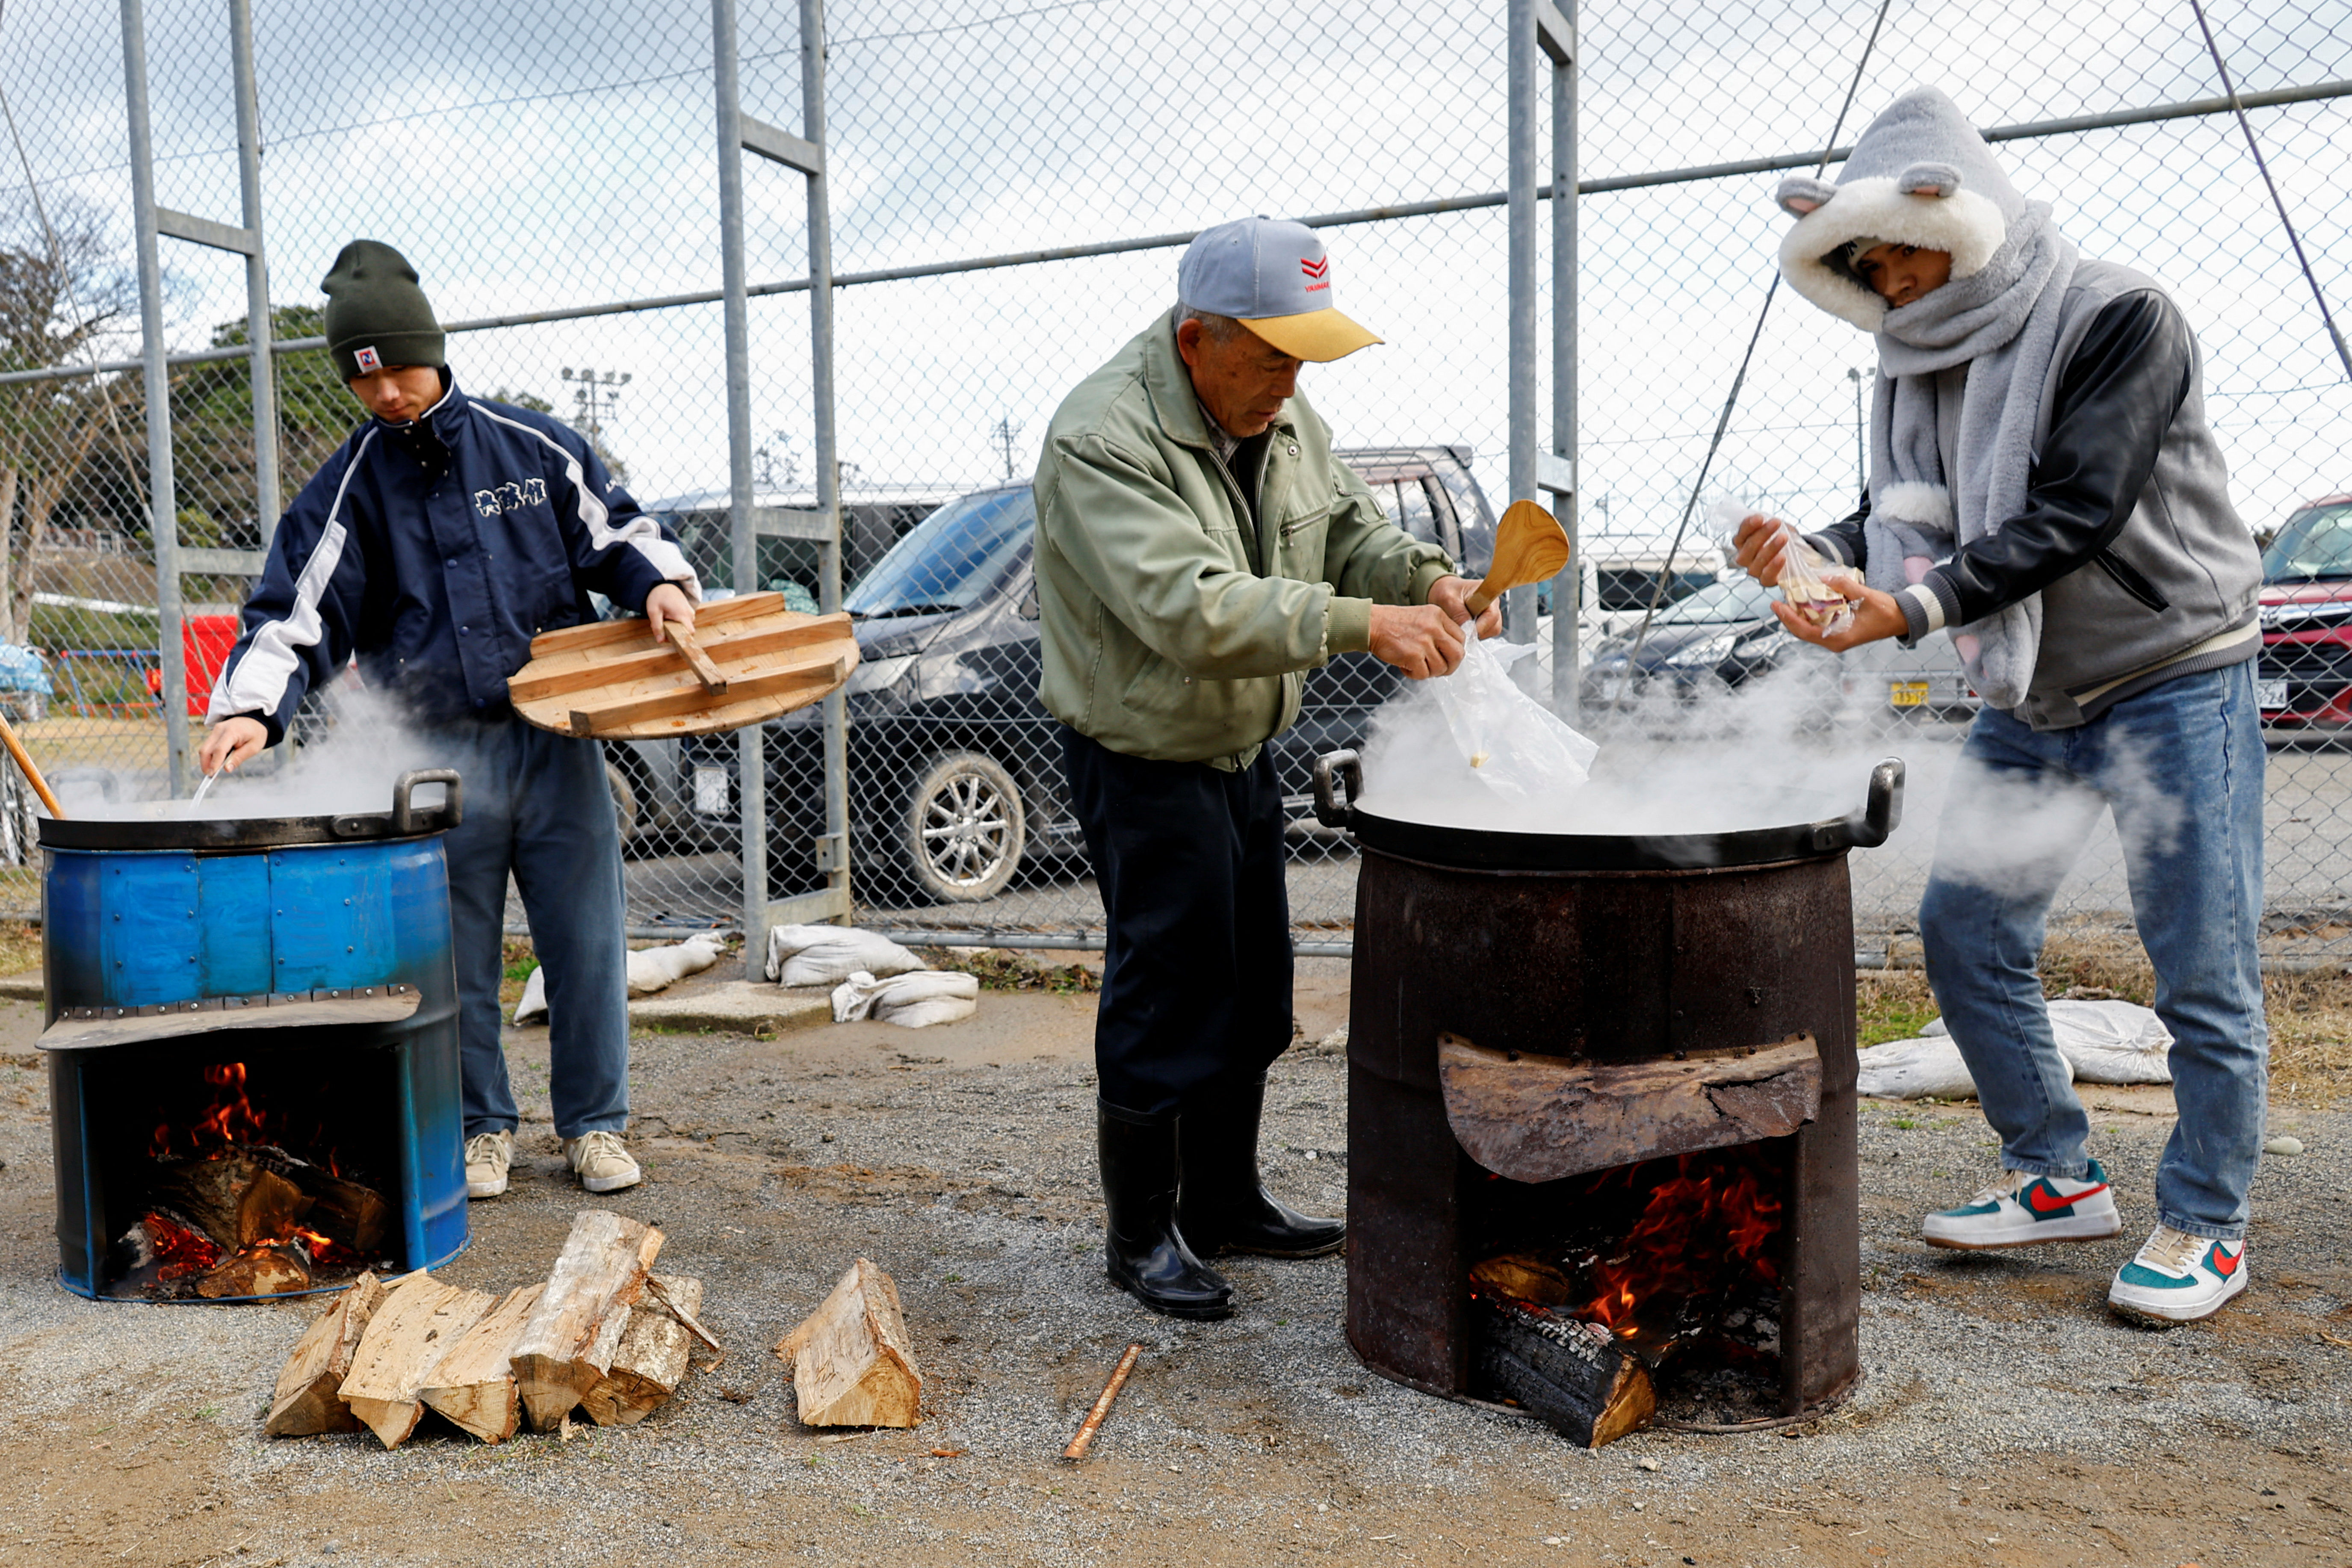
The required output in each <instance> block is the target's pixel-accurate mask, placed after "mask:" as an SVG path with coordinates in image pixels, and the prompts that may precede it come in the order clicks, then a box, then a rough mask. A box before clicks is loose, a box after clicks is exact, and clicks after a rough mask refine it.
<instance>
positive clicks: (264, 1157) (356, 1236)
mask: <svg viewBox="0 0 2352 1568" xmlns="http://www.w3.org/2000/svg"><path fill="white" fill-rule="evenodd" d="M251 1154H252V1157H253V1158H254V1159H255V1160H256V1161H257V1162H259V1163H262V1164H264V1165H266V1166H268V1168H269V1169H270V1170H271V1171H273V1172H275V1173H277V1174H278V1175H280V1176H282V1177H284V1178H285V1179H286V1180H288V1181H289V1182H291V1183H293V1184H294V1185H296V1186H297V1187H299V1188H300V1189H301V1190H302V1192H303V1193H304V1194H306V1195H307V1196H309V1197H310V1199H311V1202H312V1206H311V1209H310V1215H308V1216H307V1218H306V1219H305V1220H304V1222H303V1223H305V1224H306V1225H308V1226H310V1227H311V1228H312V1229H314V1230H317V1231H319V1232H320V1234H322V1235H324V1236H326V1237H329V1238H330V1239H331V1240H334V1241H338V1242H341V1244H342V1245H343V1246H345V1247H350V1248H351V1249H352V1251H353V1252H357V1253H362V1254H368V1255H373V1253H374V1251H375V1249H376V1248H377V1247H380V1246H382V1245H383V1238H384V1236H385V1234H386V1233H387V1232H389V1231H390V1230H391V1228H392V1204H391V1201H390V1200H389V1199H387V1198H385V1196H384V1195H383V1194H382V1193H379V1192H377V1191H376V1190H375V1189H374V1188H373V1187H368V1186H362V1185H361V1184H359V1183H357V1182H354V1181H350V1180H347V1179H345V1178H344V1177H341V1176H339V1175H336V1174H335V1173H333V1172H331V1171H328V1170H325V1169H323V1168H321V1167H320V1166H318V1165H314V1164H312V1163H310V1161H308V1160H305V1159H302V1158H301V1157H300V1156H299V1155H295V1154H289V1153H288V1152H286V1151H285V1150H283V1149H280V1148H278V1147H277V1146H276V1145H274V1144H261V1145H258V1146H257V1147H256V1148H254V1149H253V1150H252V1151H251Z"/></svg>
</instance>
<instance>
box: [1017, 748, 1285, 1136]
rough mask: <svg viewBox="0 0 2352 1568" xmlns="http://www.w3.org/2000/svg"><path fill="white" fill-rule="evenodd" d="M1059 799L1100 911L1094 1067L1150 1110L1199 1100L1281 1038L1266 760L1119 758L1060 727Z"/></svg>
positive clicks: (1271, 801) (1108, 1092) (1275, 870)
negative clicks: (1224, 763) (1104, 930)
mask: <svg viewBox="0 0 2352 1568" xmlns="http://www.w3.org/2000/svg"><path fill="white" fill-rule="evenodd" d="M1062 757H1063V762H1064V765H1065V766H1066V769H1067V770H1068V773H1069V783H1070V803H1071V805H1072V806H1073V808H1074V809H1075V811H1076V815H1077V818H1078V826H1080V828H1082V829H1083V830H1084V831H1085V834H1086V839H1087V854H1088V855H1090V856H1092V857H1093V859H1094V869H1095V880H1096V882H1097V884H1098V885H1099V886H1100V888H1101V889H1102V900H1103V910H1104V911H1105V913H1106V914H1107V915H1108V920H1109V934H1108V942H1106V944H1105V952H1104V958H1105V964H1104V971H1103V993H1102V1004H1101V1005H1100V1007H1099V1008H1098V1009H1097V1012H1096V1015H1095V1072H1096V1076H1097V1081H1098V1083H1099V1085H1100V1089H1101V1093H1102V1097H1103V1099H1105V1100H1108V1101H1109V1102H1110V1103H1111V1104H1113V1105H1115V1106H1118V1107H1119V1108H1120V1109H1122V1110H1132V1111H1139V1112H1142V1113H1145V1114H1151V1115H1156V1114H1159V1113H1160V1112H1164V1111H1171V1110H1175V1111H1181V1110H1192V1109H1193V1108H1195V1107H1198V1106H1202V1105H1205V1104H1209V1103H1213V1101H1214V1100H1216V1099H1217V1098H1218V1097H1219V1095H1220V1094H1221V1093H1222V1092H1227V1091H1230V1090H1231V1089H1233V1088H1234V1086H1236V1085H1239V1084H1242V1083H1245V1082H1248V1081H1251V1080H1254V1079H1256V1078H1257V1076H1258V1075H1259V1074H1261V1073H1263V1072H1265V1069H1266V1068H1267V1067H1268V1066H1269V1065H1271V1064H1272V1062H1273V1061H1274V1058H1276V1057H1278V1056H1280V1055H1281V1054H1282V1053H1283V1051H1284V1050H1285V1049H1286V1048H1287V1047H1288V1046H1289V1044H1290V1028H1291V1024H1290V1008H1291V964H1290V895H1289V889H1287V888H1286V886H1285V884H1284V882H1283V847H1282V833H1283V826H1284V817H1283V811H1282V795H1281V792H1280V790H1279V789H1278V788H1277V787H1276V784H1275V776H1274V759H1273V757H1272V755H1271V754H1269V753H1266V752H1260V753H1259V755H1258V759H1257V761H1256V762H1255V763H1253V764H1252V765H1251V766H1249V767H1247V768H1244V769H1243V770H1242V771H1241V772H1239V773H1226V772H1224V771H1223V770H1221V769H1218V768H1213V767H1211V766H1209V765H1208V764H1207V763H1153V762H1146V761H1144V760H1143V759H1142V758H1140V757H1130V756H1128V755H1126V754H1124V753H1123V752H1114V751H1112V750H1110V749H1109V748H1108V747H1107V746H1104V745H1101V744H1099V743H1098V742H1095V741H1092V740H1090V739H1088V738H1087V737H1086V736H1084V735H1081V734H1079V733H1078V732H1077V731H1076V730H1072V729H1069V728H1067V727H1065V728H1064V730H1063V731H1062Z"/></svg>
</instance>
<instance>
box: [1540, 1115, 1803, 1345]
mask: <svg viewBox="0 0 2352 1568" xmlns="http://www.w3.org/2000/svg"><path fill="white" fill-rule="evenodd" d="M1676 1168H1677V1169H1678V1170H1679V1171H1681V1172H1682V1173H1683V1174H1680V1175H1676V1176H1674V1177H1672V1178H1670V1179H1668V1180H1666V1181H1664V1182H1661V1183H1659V1184H1658V1185H1657V1186H1656V1187H1654V1188H1653V1189H1652V1191H1651V1193H1650V1198H1649V1202H1648V1203H1647V1204H1646V1205H1644V1206H1643V1210H1642V1217H1641V1219H1640V1220H1639V1221H1637V1222H1636V1223H1635V1224H1634V1226H1633V1231H1632V1233H1631V1234H1629V1235H1628V1236H1627V1237H1626V1238H1625V1241H1624V1245H1623V1247H1622V1250H1621V1251H1620V1252H1619V1253H1618V1255H1617V1256H1615V1257H1613V1258H1602V1259H1601V1261H1600V1262H1598V1263H1597V1264H1595V1265H1594V1267H1593V1269H1592V1274H1591V1278H1592V1279H1593V1281H1594V1282H1595V1283H1596V1284H1597V1285H1598V1286H1599V1287H1600V1289H1599V1290H1598V1293H1597V1294H1596V1295H1595V1296H1594V1297H1593V1299H1592V1301H1591V1304H1590V1305H1588V1306H1586V1307H1585V1308H1584V1309H1583V1310H1581V1311H1580V1312H1578V1313H1576V1314H1575V1315H1576V1316H1578V1317H1580V1318H1586V1319H1590V1320H1591V1321H1594V1322H1597V1323H1601V1324H1605V1325H1606V1326H1607V1327H1608V1328H1609V1329H1610V1330H1611V1331H1613V1332H1615V1333H1616V1334H1618V1335H1619V1336H1620V1337H1621V1338H1624V1339H1633V1338H1636V1337H1638V1336H1639V1334H1640V1331H1641V1325H1640V1324H1638V1323H1637V1322H1636V1321H1634V1312H1635V1309H1636V1308H1637V1307H1639V1306H1640V1305H1641V1304H1642V1303H1643V1302H1645V1301H1649V1300H1654V1299H1655V1298H1658V1297H1662V1296H1663V1297H1680V1298H1684V1299H1688V1298H1690V1297H1694V1296H1701V1295H1705V1294H1707V1293H1708V1292H1710V1291H1712V1290H1715V1289H1719V1288H1721V1287H1722V1286H1723V1285H1725V1284H1727V1283H1728V1282H1730V1281H1729V1277H1731V1276H1735V1275H1738V1274H1743V1273H1744V1274H1746V1275H1748V1277H1750V1278H1753V1279H1759V1280H1761V1281H1762V1282H1764V1283H1766V1284H1771V1283H1774V1282H1777V1281H1778V1280H1779V1279H1780V1265H1779V1262H1778V1260H1777V1259H1775V1258H1774V1257H1773V1256H1772V1250H1771V1248H1772V1240H1773V1237H1776V1236H1777V1235H1778V1234H1779V1233H1780V1194H1778V1193H1776V1192H1773V1191H1772V1190H1770V1188H1769V1186H1768V1185H1767V1184H1766V1181H1765V1179H1764V1177H1763V1175H1762V1174H1760V1173H1759V1172H1758V1171H1757V1170H1756V1169H1755V1168H1754V1167H1753V1166H1742V1167H1740V1168H1738V1170H1735V1171H1732V1172H1729V1173H1716V1174H1712V1175H1704V1176H1693V1175H1691V1174H1689V1171H1690V1156H1688V1155H1684V1156H1682V1157H1681V1158H1680V1159H1679V1161H1678V1162H1677V1165H1676ZM1629 1179H1630V1173H1629Z"/></svg>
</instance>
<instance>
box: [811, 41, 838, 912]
mask: <svg viewBox="0 0 2352 1568" xmlns="http://www.w3.org/2000/svg"><path fill="white" fill-rule="evenodd" d="M801 134H802V135H803V136H804V137H806V138H807V139H808V141H809V142H810V143H811V144H812V145H813V146H815V147H817V148H820V149H822V148H823V147H824V0H801ZM830 200H831V197H830V195H829V194H828V191H827V189H826V184H825V176H824V173H823V172H822V169H821V168H820V169H819V170H817V171H813V172H810V173H809V174H808V249H809V377H810V383H811V384H810V388H809V395H810V397H811V399H812V410H811V414H812V418H813V420H814V434H813V444H814V447H815V454H814V456H815V462H816V510H817V514H818V515H819V516H820V517H822V518H823V519H824V528H825V543H824V561H823V563H821V564H820V566H819V567H818V571H819V573H820V575H819V577H818V579H817V595H818V596H817V608H818V609H820V610H822V611H824V613H825V614H826V615H831V614H832V613H833V612H834V611H835V610H838V609H840V608H841V544H842V526H841V461H840V453H839V451H838V450H837V448H836V447H835V437H834V425H833V217H832V209H831V207H830V205H828V204H829V203H830ZM824 837H825V843H826V845H827V846H828V849H827V852H826V855H825V857H824V859H825V860H826V861H827V862H829V863H827V864H826V865H825V870H824V879H825V886H826V887H828V888H832V889H838V890H839V891H840V894H841V896H842V898H843V900H845V901H846V900H847V899H848V897H849V705H848V699H847V697H846V696H845V694H844V693H842V692H839V691H835V692H833V693H832V694H830V695H829V696H827V697H826V698H825V700H824Z"/></svg>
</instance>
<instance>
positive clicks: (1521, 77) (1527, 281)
mask: <svg viewBox="0 0 2352 1568" xmlns="http://www.w3.org/2000/svg"><path fill="white" fill-rule="evenodd" d="M1537 4H1538V0H1510V9H1509V13H1508V15H1509V26H1510V29H1511V38H1510V47H1508V48H1507V50H1506V51H1505V53H1504V67H1503V68H1504V71H1505V72H1506V74H1507V78H1508V80H1507V86H1506V99H1507V103H1508V105H1509V116H1508V119H1507V134H1508V137H1509V142H1510V159H1509V177H1508V179H1507V182H1506V190H1507V204H1506V205H1507V206H1508V208H1509V210H1510V262H1509V277H1510V388H1511V413H1510V468H1509V473H1510V479H1509V487H1510V497H1509V499H1510V500H1514V501H1521V500H1535V499H1536V303H1537V301H1536V5H1537ZM1505 604H1506V606H1507V608H1506V615H1507V619H1508V621H1509V623H1510V629H1509V636H1510V638H1511V640H1512V641H1513V642H1533V641H1534V640H1535V635H1536V632H1535V627H1536V590H1535V589H1534V588H1533V587H1525V588H1514V589H1512V590H1511V591H1510V593H1509V594H1508V595H1506V596H1505ZM1522 679H1524V677H1522Z"/></svg>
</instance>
